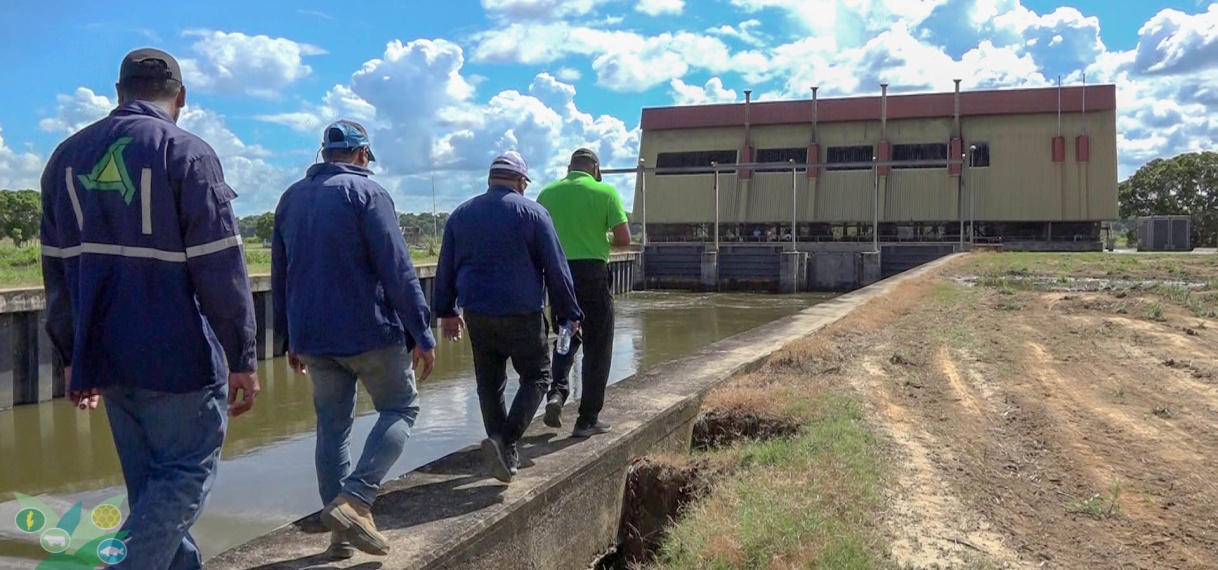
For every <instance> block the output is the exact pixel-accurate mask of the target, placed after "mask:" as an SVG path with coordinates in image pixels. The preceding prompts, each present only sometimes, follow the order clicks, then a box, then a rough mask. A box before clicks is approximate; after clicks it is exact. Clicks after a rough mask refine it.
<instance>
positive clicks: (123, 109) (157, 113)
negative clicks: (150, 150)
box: [110, 101, 173, 123]
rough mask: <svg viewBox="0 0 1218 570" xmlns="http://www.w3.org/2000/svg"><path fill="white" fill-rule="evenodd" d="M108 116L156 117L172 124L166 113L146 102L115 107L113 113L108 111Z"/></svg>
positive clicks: (134, 102) (132, 102) (171, 118)
mask: <svg viewBox="0 0 1218 570" xmlns="http://www.w3.org/2000/svg"><path fill="white" fill-rule="evenodd" d="M110 114H111V115H113V116H123V115H148V116H150V117H156V118H158V119H161V120H164V121H169V122H171V123H172V122H173V117H171V116H169V113H166V112H165V109H162V108H161V107H160V106H159V105H156V104H155V103H149V102H148V101H131V102H129V103H123V104H122V105H119V106H118V107H115V108H114V110H113V111H110Z"/></svg>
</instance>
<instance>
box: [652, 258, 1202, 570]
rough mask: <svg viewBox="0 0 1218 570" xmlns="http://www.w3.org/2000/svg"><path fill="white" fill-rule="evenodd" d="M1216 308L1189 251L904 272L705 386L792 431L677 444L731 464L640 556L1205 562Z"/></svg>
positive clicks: (680, 561)
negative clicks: (720, 443) (815, 330)
mask: <svg viewBox="0 0 1218 570" xmlns="http://www.w3.org/2000/svg"><path fill="white" fill-rule="evenodd" d="M1080 279H1101V280H1102V279H1108V280H1109V281H1110V282H1111V283H1113V284H1114V285H1113V286H1090V285H1089V286H1086V287H1076V288H1073V289H1071V288H1069V287H1064V286H1066V285H1069V284H1071V283H1072V282H1080V281H1079V280H1080ZM1082 282H1085V283H1094V282H1093V281H1082ZM1129 283H1136V284H1137V286H1128V284H1129ZM1064 289H1068V290H1064ZM1216 314H1218V258H1213V259H1211V258H1209V257H1207V256H1140V255H1138V256H1135V255H1125V256H1113V255H1099V254H1095V255H1081V256H1079V255H1073V256H1070V255H1045V254H1041V255H1016V254H974V255H972V256H969V257H968V258H965V259H964V260H962V261H961V262H959V263H955V264H953V265H949V266H947V267H945V268H943V269H942V270H941V271H940V272H938V273H937V274H934V275H930V276H927V277H925V278H922V279H919V280H916V281H910V282H907V283H905V284H903V285H902V286H901V287H900V288H899V289H898V290H896V291H893V292H892V293H891V294H890V295H887V296H885V297H884V298H881V299H877V300H875V301H873V302H871V303H869V304H868V305H866V306H864V307H862V308H860V309H859V310H858V311H856V312H855V313H853V314H852V315H851V316H850V317H848V318H847V319H846V320H844V321H842V322H839V323H837V324H835V325H833V326H831V327H830V328H828V329H826V330H825V331H823V332H821V333H819V334H817V335H814V336H812V337H809V338H807V339H805V340H803V341H801V342H798V343H795V344H793V345H791V346H789V347H787V349H785V350H784V351H783V352H782V353H780V354H778V355H776V356H775V357H774V358H772V359H771V361H770V363H769V364H767V365H766V366H765V367H763V368H762V369H761V370H759V371H758V372H756V373H753V374H749V375H747V376H744V377H741V378H738V379H736V380H734V381H733V382H732V383H731V385H729V386H727V387H725V388H724V389H723V390H720V391H719V392H717V393H716V394H713V395H712V396H711V398H710V401H709V402H708V405H709V406H710V407H711V408H714V409H729V408H730V409H738V410H745V411H746V413H745V414H743V415H744V416H747V415H748V413H749V412H748V411H749V410H751V411H753V412H755V413H757V414H758V415H761V416H768V417H775V416H777V417H792V415H799V414H803V415H802V416H801V417H803V418H805V419H807V420H808V422H810V423H807V422H805V428H804V430H803V431H802V432H800V435H797V436H794V437H789V438H787V439H785V440H782V442H781V443H774V442H770V443H763V444H746V445H735V446H731V447H730V448H728V449H729V451H724V450H723V449H722V448H720V449H718V450H713V451H708V452H695V454H694V457H695V458H697V457H701V456H707V457H725V454H728V455H726V456H729V457H732V458H734V459H733V461H736V463H731V465H734V466H735V467H734V468H733V469H732V470H730V471H729V472H728V474H726V475H721V479H722V482H721V483H717V484H715V485H714V486H713V490H712V492H710V493H709V494H708V495H707V496H706V497H705V498H703V499H702V500H700V501H697V502H695V503H693V504H692V505H691V506H687V507H686V509H685V510H686V512H688V513H689V514H688V516H686V517H684V518H683V519H682V520H681V522H679V523H678V524H677V525H676V526H675V527H673V528H672V529H671V531H670V537H669V538H668V539H667V540H665V541H664V543H663V544H662V545H661V546H660V550H659V551H660V556H659V558H658V559H657V560H656V561H655V562H654V563H653V566H655V567H660V568H699V567H702V568H705V567H747V568H797V567H798V568H802V567H818V566H823V567H835V568H902V569H904V568H928V569H929V568H1146V569H1151V568H1198V569H1199V568H1213V567H1215V566H1218V517H1216V516H1215V513H1216V512H1218V485H1216V484H1215V483H1214V482H1213V473H1215V472H1218V319H1216V318H1215V315H1216ZM843 402H844V403H843ZM849 402H857V403H858V407H859V409H860V413H859V414H858V415H857V416H855V415H853V414H851V413H849V412H848V410H849V409H850V406H851V405H850V404H849ZM839 405H840V406H842V407H841V410H845V411H844V412H841V413H839V412H837V411H834V410H837V409H838V407H835V406H839ZM851 430H856V431H851ZM857 430H861V431H857ZM818 434H820V435H824V437H816V436H817V435H818ZM868 434H874V435H875V437H874V438H872V437H869V435H868ZM707 437H708V439H709V440H713V439H714V437H713V435H712V436H707ZM835 441H847V442H851V443H849V445H838V444H835V443H834V442H835ZM855 444H857V446H856V445H855ZM731 454H734V455H731ZM793 454H795V455H799V454H802V455H806V456H807V459H808V461H806V462H803V460H802V459H791V456H792V455H793ZM767 461H768V462H769V463H766V462H767ZM758 465H761V466H763V468H759V467H757V466H758ZM746 474H747V477H746V476H745V475H746ZM873 476H874V478H873V480H874V482H875V485H874V486H870V485H869V484H867V483H866V480H867V479H868V477H873ZM859 480H863V481H864V483H863V484H861V485H860V484H859V483H858V481H859ZM871 491H876V493H877V494H878V497H877V498H876V499H877V500H875V501H873V502H872V501H871ZM785 503H794V504H795V505H799V506H802V507H804V508H802V509H796V508H795V507H794V506H791V507H790V508H788V506H787V505H786V504H785ZM800 512H811V514H808V515H806V516H803V515H799V513H800ZM775 521H777V522H775ZM767 533H769V534H771V535H776V536H766V534H767ZM834 561H836V562H834Z"/></svg>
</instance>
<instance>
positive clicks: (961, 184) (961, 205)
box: [956, 152, 966, 251]
mask: <svg viewBox="0 0 1218 570" xmlns="http://www.w3.org/2000/svg"><path fill="white" fill-rule="evenodd" d="M965 156H966V155H965V154H964V153H963V152H962V153H960V181H959V182H958V183H957V184H956V188H957V189H959V190H960V196H959V197H960V199H959V200H958V201H957V202H956V204H957V206H958V207H959V208H960V251H964V190H966V188H965V187H964V158H965Z"/></svg>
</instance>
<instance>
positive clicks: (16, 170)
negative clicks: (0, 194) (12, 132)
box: [0, 127, 42, 190]
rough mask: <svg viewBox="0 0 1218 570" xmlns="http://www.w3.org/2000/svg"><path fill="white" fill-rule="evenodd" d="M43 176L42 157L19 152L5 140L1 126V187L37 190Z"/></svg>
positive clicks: (31, 153)
mask: <svg viewBox="0 0 1218 570" xmlns="http://www.w3.org/2000/svg"><path fill="white" fill-rule="evenodd" d="M41 176H42V158H41V157H39V156H38V155H37V154H34V153H33V152H19V151H16V150H13V149H11V148H9V147H8V145H7V144H5V142H4V129H3V127H0V189H5V190H24V189H27V188H29V189H34V190H37V189H38V186H39V178H40V177H41Z"/></svg>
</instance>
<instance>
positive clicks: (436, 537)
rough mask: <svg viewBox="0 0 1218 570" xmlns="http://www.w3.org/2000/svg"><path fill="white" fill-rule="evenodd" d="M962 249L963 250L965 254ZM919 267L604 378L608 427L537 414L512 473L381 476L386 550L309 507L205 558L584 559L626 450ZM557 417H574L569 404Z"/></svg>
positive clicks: (265, 562)
mask: <svg viewBox="0 0 1218 570" xmlns="http://www.w3.org/2000/svg"><path fill="white" fill-rule="evenodd" d="M961 255H963V254H961ZM955 257H956V256H949V257H947V258H943V259H940V260H938V261H935V262H932V263H930V264H927V265H925V266H923V267H921V268H919V269H914V270H912V271H910V272H907V273H904V274H901V275H898V276H896V277H892V278H890V279H887V280H883V281H880V282H878V283H875V284H873V285H870V286H867V287H865V288H862V289H859V290H857V291H854V292H852V293H848V294H845V295H842V296H840V297H837V298H835V299H833V300H831V301H828V302H825V303H821V304H818V305H816V306H814V307H811V308H809V309H806V310H804V311H802V312H800V313H797V314H795V315H792V316H790V317H787V318H783V319H780V320H778V321H775V322H773V323H770V324H767V325H763V326H761V327H758V328H756V329H754V330H752V331H749V332H746V333H743V334H740V335H737V336H734V337H730V338H728V339H725V340H722V341H719V342H716V343H714V344H712V345H710V346H708V347H706V348H704V349H702V350H700V351H698V352H697V353H695V354H693V355H691V356H689V357H686V358H682V359H679V360H675V361H671V362H667V363H664V364H661V365H658V366H655V367H653V368H650V369H648V370H645V371H642V372H640V373H638V374H636V375H635V376H633V377H630V378H627V379H625V380H623V381H622V382H619V383H617V384H614V385H613V386H611V387H610V388H609V390H608V392H607V397H606V405H605V409H604V412H602V416H601V417H602V418H603V419H605V420H607V421H609V422H610V423H612V424H613V426H614V427H613V431H612V432H610V433H609V434H606V435H601V436H596V437H593V438H591V439H588V440H573V439H571V438H569V437H568V431H567V430H569V427H568V428H565V429H563V430H558V431H557V433H556V431H555V430H553V429H550V428H546V427H545V426H544V425H542V424H541V422H534V423H533V425H532V427H531V428H530V430H529V432H528V433H527V434H526V437H525V439H524V440H523V442H522V443H523V446H522V449H521V459H522V465H523V468H522V469H521V471H520V474H519V475H518V476H517V477H516V478H515V479H514V480H513V481H512V483H511V485H509V486H506V487H505V486H503V485H501V484H499V483H497V482H495V481H493V480H491V479H490V478H489V477H488V476H487V475H486V474H485V470H484V468H483V466H482V464H481V462H480V459H481V458H480V456H479V455H478V450H477V449H476V448H473V447H471V448H467V449H464V450H461V451H458V452H456V453H453V454H451V455H448V456H446V457H444V458H442V459H439V460H437V461H435V462H433V463H431V464H428V465H426V466H424V467H422V468H420V469H417V470H415V471H413V472H411V473H409V474H407V475H406V476H404V477H402V478H401V479H398V480H396V481H392V482H390V483H388V484H386V485H385V486H384V489H383V490H382V494H381V496H380V498H379V499H378V500H377V503H376V506H375V507H374V516H375V518H376V521H377V524H378V526H379V527H380V529H381V530H382V531H383V532H384V533H385V534H386V535H387V536H388V537H389V539H390V542H391V544H392V552H391V553H390V554H389V555H388V556H385V557H370V556H366V555H364V554H359V555H357V556H356V557H355V558H354V559H352V560H349V561H343V562H331V561H328V560H326V559H325V558H324V557H322V556H321V555H320V554H321V552H322V551H323V550H324V549H325V547H326V546H327V543H328V538H329V534H328V533H327V532H325V531H324V527H321V526H320V525H319V524H318V523H316V522H315V521H312V520H310V519H311V518H313V517H307V518H306V519H302V520H300V521H297V522H296V523H293V524H291V525H287V526H285V527H283V528H281V529H279V530H277V531H275V532H273V533H270V534H268V535H266V536H263V537H260V538H257V539H254V540H252V541H250V542H248V543H246V544H245V545H243V546H241V547H238V548H235V549H233V550H230V551H228V552H225V553H223V554H221V555H219V556H217V557H216V558H214V559H212V560H211V561H209V562H208V568H211V569H213V570H235V569H247V568H258V569H267V570H269V569H297V568H305V567H315V566H318V565H324V567H326V568H372V567H376V568H383V569H384V570H404V569H412V570H414V569H439V568H471V569H487V570H489V569H496V570H499V569H503V570H512V569H521V570H523V569H558V570H563V569H572V570H575V569H583V568H586V567H587V565H588V563H589V561H591V560H593V559H595V558H596V557H597V556H598V555H600V554H602V553H604V552H606V551H607V550H608V549H609V548H611V547H612V546H613V545H615V544H616V543H617V540H618V528H619V523H620V516H621V510H622V499H623V493H624V488H625V483H626V475H627V469H628V466H629V464H630V462H631V461H632V460H633V459H635V458H637V457H640V456H643V455H646V454H649V453H654V452H657V451H666V450H670V451H687V450H688V449H689V445H690V436H691V432H692V428H693V423H694V421H695V419H696V418H697V415H698V413H699V411H700V409H701V405H702V400H703V398H704V397H705V396H706V394H707V393H708V392H709V391H710V390H711V389H713V388H715V387H716V386H718V385H720V384H722V383H723V382H725V381H727V380H728V379H730V378H731V377H733V376H735V375H737V374H740V373H742V372H746V371H751V370H755V369H757V368H758V367H760V366H761V365H762V364H763V363H764V362H765V361H766V360H767V359H768V358H769V357H770V356H771V355H772V354H773V353H774V352H776V351H778V350H780V349H781V348H782V347H784V346H785V345H787V344H788V343H790V342H792V341H795V340H798V339H801V338H803V337H806V336H807V335H810V334H813V333H815V332H816V331H819V330H820V329H822V328H824V327H825V326H827V325H829V324H831V323H833V322H836V321H838V320H840V319H842V318H843V317H845V316H846V315H848V314H849V313H850V312H851V311H853V310H854V309H856V308H858V307H860V306H862V305H863V304H864V303H867V302H868V301H870V300H872V299H875V298H877V297H880V296H883V295H886V294H888V293H889V292H890V291H891V290H892V289H893V288H894V287H896V286H897V285H898V284H899V283H901V282H902V281H904V280H907V279H914V278H917V277H919V276H921V275H922V274H924V273H925V272H928V271H931V270H933V269H934V268H935V267H937V266H940V265H942V264H944V263H947V262H949V261H950V260H951V259H954V258H955ZM567 408H568V409H567V412H568V414H567V415H564V425H567V426H570V425H571V421H573V420H574V418H573V417H570V415H569V414H570V413H572V412H573V411H574V408H575V406H568V407H567Z"/></svg>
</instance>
